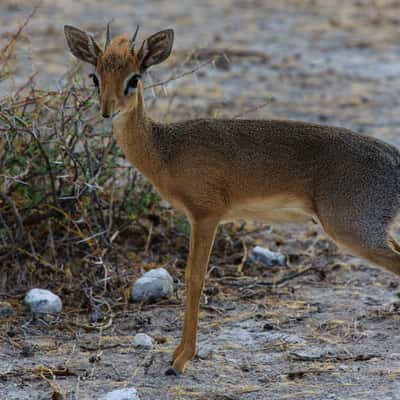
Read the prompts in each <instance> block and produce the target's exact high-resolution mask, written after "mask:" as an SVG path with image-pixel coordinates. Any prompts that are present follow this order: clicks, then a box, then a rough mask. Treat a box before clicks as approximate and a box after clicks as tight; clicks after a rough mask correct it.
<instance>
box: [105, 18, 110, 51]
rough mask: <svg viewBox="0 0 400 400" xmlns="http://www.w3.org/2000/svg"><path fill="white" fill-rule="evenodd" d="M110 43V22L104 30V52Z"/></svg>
mask: <svg viewBox="0 0 400 400" xmlns="http://www.w3.org/2000/svg"><path fill="white" fill-rule="evenodd" d="M110 41H111V33H110V22H108V23H107V30H106V45H105V46H104V50H105V49H106V48H107V46H108V45H109V44H110Z"/></svg>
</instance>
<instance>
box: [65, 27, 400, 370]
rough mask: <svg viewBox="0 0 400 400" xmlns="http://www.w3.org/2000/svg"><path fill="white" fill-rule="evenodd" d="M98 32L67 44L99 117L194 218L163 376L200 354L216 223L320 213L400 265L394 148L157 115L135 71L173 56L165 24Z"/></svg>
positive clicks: (334, 134) (339, 232) (315, 129)
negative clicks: (147, 32)
mask: <svg viewBox="0 0 400 400" xmlns="http://www.w3.org/2000/svg"><path fill="white" fill-rule="evenodd" d="M107 32H108V34H107V40H106V45H105V48H104V50H103V49H101V48H100V46H99V45H98V43H97V42H96V41H95V40H94V38H93V37H92V36H91V35H90V34H88V33H86V32H84V31H82V30H80V29H77V28H74V27H72V26H65V36H66V39H67V43H68V46H69V48H70V50H71V52H72V54H74V55H75V56H76V57H77V58H79V59H81V60H83V61H85V62H87V63H90V64H92V65H93V66H94V71H93V74H92V77H93V81H94V84H95V85H96V86H97V88H98V94H99V101H100V108H101V114H102V115H103V117H104V118H112V125H113V131H114V135H115V138H116V140H117V142H118V143H119V145H120V146H121V148H122V150H123V152H124V154H125V156H126V157H127V159H128V160H129V161H130V162H131V163H132V165H134V166H135V167H136V168H138V169H139V170H140V171H141V172H142V174H143V175H144V176H146V177H147V179H149V180H150V181H151V182H152V184H153V185H154V186H155V188H156V189H157V191H158V192H159V193H160V194H161V196H162V197H163V198H165V199H166V200H168V201H169V202H170V203H171V204H172V205H173V206H174V207H176V208H177V209H179V210H181V211H183V212H184V213H185V214H186V215H187V217H188V220H189V222H190V228H191V236H190V251H189V258H188V261H187V267H186V306H185V320H184V327H183V336H182V339H181V342H180V344H179V345H178V347H177V348H176V349H175V351H174V353H173V365H172V368H170V369H168V370H167V374H178V373H180V372H182V371H183V370H184V367H185V365H186V363H187V361H188V360H190V359H191V358H192V357H193V356H194V354H195V351H196V331H197V323H198V314H199V300H200V295H201V291H202V288H203V285H204V277H205V274H206V271H207V266H208V259H209V255H210V251H211V248H212V245H213V241H214V235H215V231H216V229H217V227H218V224H219V223H221V222H222V221H228V220H233V219H237V218H240V219H259V220H263V221H268V222H305V221H308V220H311V219H313V220H317V221H319V222H320V224H321V225H322V227H323V228H324V229H325V231H326V232H327V233H328V234H329V235H330V236H331V237H332V238H333V239H334V240H335V241H336V242H337V243H338V244H340V245H342V246H344V247H345V248H347V249H349V250H350V251H351V252H352V253H354V254H357V255H359V256H361V257H364V258H366V259H367V260H369V261H371V262H373V263H375V264H378V265H380V266H382V267H384V268H386V269H388V270H390V271H392V272H394V273H397V274H400V246H399V244H398V243H397V242H396V241H395V240H394V239H393V237H392V234H391V227H392V226H393V224H394V221H395V219H396V216H397V213H398V210H399V206H400V197H399V195H400V153H399V152H398V151H397V150H396V149H395V148H394V147H392V146H390V145H388V144H386V143H384V142H382V141H380V140H377V139H372V138H369V137H365V136H362V135H360V134H357V133H354V132H351V131H349V130H347V129H343V128H337V127H331V126H321V125H314V124H309V123H304V122H295V121H269V120H268V121H267V120H237V119H235V120H232V119H196V120H190V121H182V122H177V123H171V124H162V123H159V122H156V121H153V120H152V119H151V118H150V117H149V116H148V115H147V114H146V110H145V104H144V101H143V85H142V78H143V76H144V74H145V73H146V71H147V70H148V69H149V68H150V67H152V66H153V65H156V64H159V63H161V62H162V61H164V60H165V59H166V58H167V57H168V56H169V55H170V53H171V49H172V43H173V39H174V33H173V31H172V30H170V29H168V30H163V31H161V32H158V33H155V34H154V35H152V36H150V37H148V38H147V39H145V40H144V41H143V42H142V43H141V44H140V45H136V36H137V30H136V32H135V34H134V35H133V37H130V36H118V37H116V38H114V39H113V40H111V39H110V35H109V31H107Z"/></svg>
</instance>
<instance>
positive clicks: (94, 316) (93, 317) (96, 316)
mask: <svg viewBox="0 0 400 400" xmlns="http://www.w3.org/2000/svg"><path fill="white" fill-rule="evenodd" d="M103 320H104V314H103V313H102V312H101V310H98V309H95V310H93V311H91V312H90V313H89V315H88V321H89V322H90V323H91V324H95V323H97V322H101V321H103Z"/></svg>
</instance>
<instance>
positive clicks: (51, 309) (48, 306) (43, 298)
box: [24, 289, 62, 314]
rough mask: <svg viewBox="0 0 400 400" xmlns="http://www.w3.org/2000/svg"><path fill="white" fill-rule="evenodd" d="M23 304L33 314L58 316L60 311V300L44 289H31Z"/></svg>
mask: <svg viewBox="0 0 400 400" xmlns="http://www.w3.org/2000/svg"><path fill="white" fill-rule="evenodd" d="M24 302H25V304H26V305H27V306H28V307H29V309H30V311H31V312H32V313H34V314H59V313H60V312H61V310H62V302H61V299H60V298H59V297H58V296H57V295H56V294H54V293H52V292H50V290H46V289H31V290H30V291H29V292H28V293H27V294H26V296H25V300H24Z"/></svg>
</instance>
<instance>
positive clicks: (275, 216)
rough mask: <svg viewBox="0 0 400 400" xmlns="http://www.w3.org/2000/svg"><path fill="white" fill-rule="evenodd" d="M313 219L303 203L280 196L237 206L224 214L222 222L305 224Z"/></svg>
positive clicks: (307, 207)
mask: <svg viewBox="0 0 400 400" xmlns="http://www.w3.org/2000/svg"><path fill="white" fill-rule="evenodd" d="M313 218H314V213H313V211H312V209H311V207H310V206H309V205H308V204H306V202H305V201H303V200H301V199H298V198H294V197H289V196H283V195H281V196H274V197H269V198H265V199H258V200H252V201H249V202H246V203H241V204H237V205H235V206H234V207H232V208H231V209H230V210H229V211H228V212H227V213H226V214H225V216H224V218H223V220H224V221H231V220H235V219H244V220H260V221H263V222H274V223H293V222H295V223H305V222H308V221H310V220H311V219H313Z"/></svg>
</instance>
